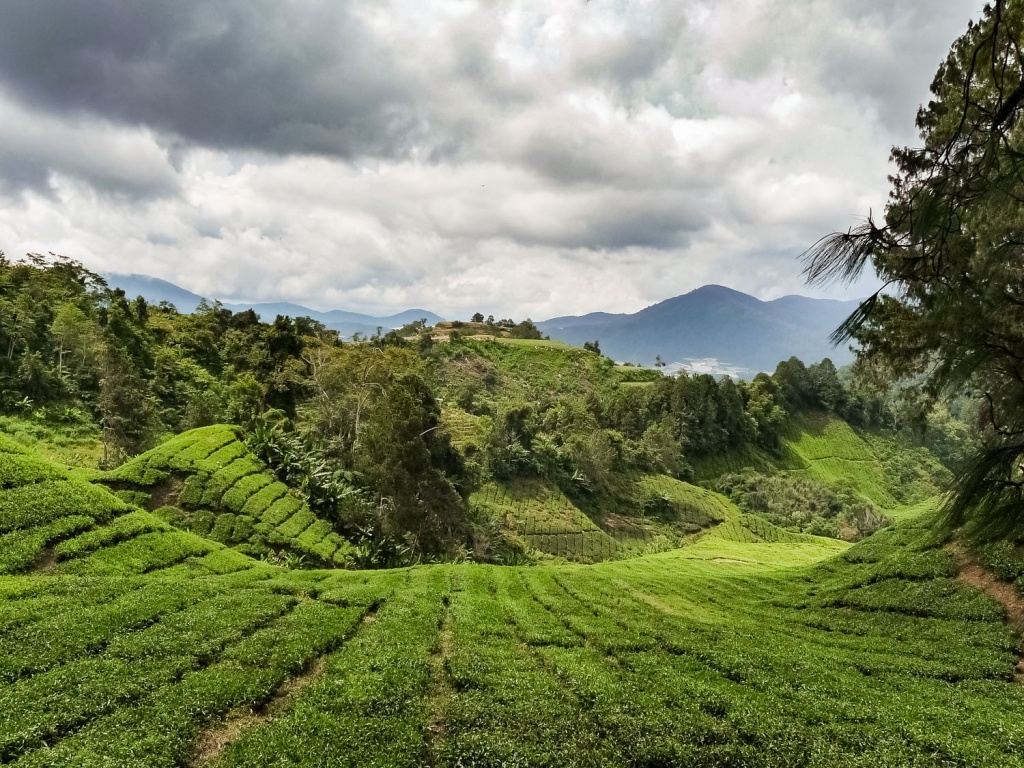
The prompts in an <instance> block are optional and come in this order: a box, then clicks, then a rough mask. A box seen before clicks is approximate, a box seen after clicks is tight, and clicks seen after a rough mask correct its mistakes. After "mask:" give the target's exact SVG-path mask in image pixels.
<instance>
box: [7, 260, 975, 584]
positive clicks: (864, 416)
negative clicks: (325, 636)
mask: <svg viewBox="0 0 1024 768" xmlns="http://www.w3.org/2000/svg"><path fill="white" fill-rule="evenodd" d="M0 269H2V274H0V280H2V285H3V292H2V294H0V295H2V298H0V301H3V302H4V309H5V311H4V312H3V313H2V316H3V317H4V319H5V320H4V325H3V326H2V327H0V344H2V345H3V346H4V348H5V349H6V350H7V355H6V356H5V357H4V358H3V359H0V403H2V406H3V409H4V411H5V412H6V413H7V414H8V416H7V418H8V420H9V424H10V425H11V427H12V428H14V429H15V430H18V429H20V430H22V431H23V432H25V433H26V434H29V435H30V434H31V433H32V432H33V431H34V430H35V431H39V432H46V430H50V432H51V433H53V434H55V435H63V436H64V438H63V439H65V440H67V439H69V438H68V435H74V434H78V435H80V436H85V437H86V438H87V437H88V436H90V435H91V436H93V438H94V439H98V441H99V442H100V443H101V444H102V446H103V455H102V459H101V461H100V462H99V463H100V464H101V465H102V469H104V470H106V471H107V473H106V474H105V475H98V476H97V477H96V478H94V479H95V481H96V482H101V483H106V484H107V485H108V486H110V487H113V488H115V489H116V490H118V491H119V492H121V493H122V494H132V493H134V494H141V495H140V496H139V497H138V498H139V499H142V498H143V496H148V499H149V500H143V501H140V502H138V505H139V506H142V507H145V508H148V509H150V510H151V511H154V512H157V511H158V508H159V507H166V509H163V510H162V516H163V518H164V519H165V520H166V521H167V522H169V523H171V524H173V525H176V526H178V527H181V528H183V529H186V530H191V531H195V532H199V533H201V534H202V535H205V536H208V537H211V538H213V539H214V540H216V541H219V542H222V543H228V544H230V545H231V546H234V547H236V548H240V551H244V552H247V553H248V554H254V555H257V556H264V557H284V556H287V555H289V554H292V555H294V556H296V557H302V558H305V560H304V562H307V563H308V564H310V565H314V564H321V565H348V566H352V565H395V564H400V563H403V562H415V561H420V560H423V559H431V558H438V557H442V558H452V557H456V558H457V557H465V556H469V557H473V558H475V559H481V560H487V561H508V562H521V561H528V560H530V559H531V558H535V557H537V556H543V555H544V554H545V553H547V554H549V555H558V556H568V557H572V558H577V559H584V560H594V559H603V558H607V557H612V556H618V555H622V554H625V553H628V552H631V551H639V550H643V549H645V548H652V547H656V548H671V547H673V546H677V545H679V544H680V543H681V542H685V541H686V539H687V536H692V535H694V534H697V533H699V532H700V531H701V530H703V529H705V528H707V527H709V526H713V525H715V524H717V523H721V522H724V521H725V520H726V519H727V518H728V517H729V515H726V514H724V513H722V512H721V511H718V512H715V511H710V510H711V509H712V508H714V507H715V504H717V503H719V502H709V501H708V500H707V498H706V497H705V496H702V495H701V494H702V493H705V492H704V491H702V490H701V489H700V488H698V487H697V486H695V485H693V483H695V482H703V483H704V484H705V486H707V488H709V489H710V490H711V491H712V492H713V493H715V492H718V491H719V490H720V488H719V487H718V486H717V485H716V483H725V484H724V485H721V489H726V490H727V493H728V494H729V495H730V496H732V497H733V500H734V502H735V503H737V504H739V505H740V506H739V508H736V509H735V511H736V513H737V514H740V513H741V510H742V513H747V514H760V515H762V516H767V517H766V520H768V521H770V522H772V523H775V524H780V523H781V524H782V527H784V528H786V529H788V530H790V532H792V533H807V532H810V533H824V534H826V535H830V536H834V537H842V538H846V539H857V538H860V537H862V536H863V535H866V534H868V533H870V532H871V531H873V530H875V529H877V528H878V527H879V526H881V525H883V524H884V523H885V521H886V520H887V518H886V517H885V513H884V510H885V508H886V507H892V506H895V505H896V504H898V503H903V502H905V501H907V499H905V498H903V495H904V490H903V489H904V487H905V486H907V483H906V482H905V481H904V480H905V478H904V475H908V476H913V477H914V478H916V480H915V482H919V484H921V485H922V487H924V488H926V489H929V490H928V491H925V492H923V493H924V495H928V492H931V493H934V492H935V490H936V488H937V485H936V484H937V483H938V482H940V481H941V478H942V476H943V474H944V473H948V470H947V469H944V468H943V467H942V466H940V464H939V463H938V462H936V461H935V460H934V459H930V458H921V457H916V458H915V456H916V454H914V453H913V451H912V450H911V449H912V448H913V445H914V444H919V443H921V442H922V440H924V441H925V442H927V443H928V444H929V445H931V447H932V448H933V449H934V450H935V451H936V452H937V453H938V455H939V456H940V458H942V459H943V460H944V461H945V462H946V464H947V465H948V466H954V464H955V462H956V460H957V456H958V451H960V450H961V449H962V448H963V447H964V446H963V441H962V437H963V436H962V435H961V434H960V433H958V432H957V431H956V429H957V428H958V427H959V426H961V425H960V422H957V421H956V420H949V421H948V422H947V423H945V424H944V425H940V426H939V427H936V426H934V425H933V426H932V427H931V428H928V429H925V430H924V432H921V431H920V429H919V427H920V424H919V423H918V422H916V421H914V416H913V414H911V413H909V412H907V411H906V409H905V407H904V406H903V405H901V404H900V403H899V402H898V401H897V400H894V399H892V398H890V397H889V396H888V395H887V394H886V393H881V394H879V393H872V392H870V391H868V390H865V389H862V388H858V387H857V386H854V385H853V384H852V381H851V380H850V379H848V378H843V377H841V376H840V373H839V372H838V371H837V370H836V368H835V367H834V366H833V365H832V363H831V362H829V361H828V360H825V361H823V362H820V363H814V364H812V365H810V366H805V365H804V364H803V363H802V362H800V361H799V360H797V359H795V358H793V359H791V360H789V361H786V362H784V363H781V364H779V366H778V368H777V370H776V371H775V373H774V374H773V375H771V376H768V375H765V374H761V375H759V376H757V377H755V378H754V379H753V380H751V381H739V382H736V381H733V380H731V379H728V378H726V379H723V380H721V381H717V380H715V379H714V378H712V377H710V376H688V375H682V376H679V377H675V378H673V377H667V376H663V375H661V374H660V373H659V372H657V371H654V370H645V369H640V368H633V367H629V366H617V365H615V364H614V363H613V362H612V361H611V360H609V359H608V358H606V357H604V356H602V355H600V354H598V353H597V352H596V351H593V350H585V349H579V348H574V347H569V346H566V345H564V344H558V343H555V342H548V341H545V340H543V339H539V338H537V337H538V336H539V335H540V334H539V332H537V330H536V328H534V327H533V325H532V324H530V323H529V322H528V321H526V322H524V323H520V324H516V323H514V322H513V321H511V320H508V321H505V320H502V321H491V325H488V324H487V322H485V321H483V319H482V317H481V319H480V322H476V323H465V324H457V325H458V328H456V324H454V323H450V324H446V328H445V329H443V330H442V331H440V333H439V332H438V331H437V330H436V329H433V328H430V327H428V326H425V325H424V324H423V323H421V322H417V323H412V324H410V325H409V326H407V327H406V328H403V329H400V330H397V331H391V332H389V333H387V334H384V335H376V336H374V337H372V338H371V339H369V340H367V341H366V342H365V343H343V342H341V341H340V340H339V338H338V334H337V333H336V332H333V331H331V330H330V329H328V328H326V327H325V326H324V325H323V324H322V323H320V322H318V321H316V320H312V319H309V318H299V319H296V320H292V319H290V318H287V317H284V316H278V317H277V318H275V320H274V321H273V322H271V323H264V322H262V321H260V320H259V319H258V318H257V316H256V315H255V314H254V313H253V312H252V311H246V312H241V313H234V312H231V311H230V310H228V309H226V308H224V307H220V306H209V305H202V306H200V307H198V308H197V310H196V311H195V312H193V313H189V314H182V313H178V312H177V311H176V310H174V309H173V308H172V307H170V306H167V305H162V306H155V307H154V306H152V305H150V304H148V303H147V302H146V301H145V300H144V299H142V298H141V297H139V298H133V299H129V297H127V296H126V295H125V294H124V293H123V292H121V291H119V290H111V289H109V288H107V287H106V286H105V285H103V283H102V281H101V280H100V279H99V278H98V277H97V276H95V275H92V274H90V273H89V272H88V271H87V270H85V269H83V268H82V267H81V266H80V265H77V264H75V263H73V262H69V261H66V260H57V261H55V262H46V261H43V260H38V259H37V260H34V261H33V260H29V261H27V262H18V263H14V262H9V261H4V262H3V263H2V264H0ZM475 326H480V328H482V329H484V330H487V329H490V330H491V331H492V334H491V335H487V334H483V335H479V334H477V335H474V334H473V333H472V328H473V327H475ZM492 326H493V327H492ZM439 327H440V326H439ZM524 329H525V330H524ZM523 337H527V338H523ZM442 339H443V341H442ZM901 409H902V410H901ZM815 414H817V415H815ZM812 416H813V418H812ZM808 419H811V421H808ZM822 419H825V421H824V422H822V421H821V420H822ZM812 422H813V423H814V424H825V425H826V427H825V429H826V432H828V433H829V434H831V432H829V430H831V431H832V432H834V430H835V429H837V428H838V426H836V427H835V428H833V427H829V426H827V425H828V424H834V425H843V426H842V428H843V429H845V430H847V432H846V433H844V434H849V435H850V436H851V437H850V438H849V439H850V440H853V441H854V443H856V444H863V445H864V446H869V443H866V442H865V440H867V441H869V442H870V444H871V445H873V446H874V447H866V448H862V449H860V450H862V453H864V455H863V456H861V457H860V460H861V461H867V462H868V463H870V464H871V465H872V466H876V470H873V471H875V474H874V475H872V478H873V479H871V480H870V482H869V483H867V484H861V485H860V486H858V487H853V488H851V489H848V492H843V493H838V494H837V493H835V492H831V491H826V490H825V489H824V488H823V487H819V486H821V484H822V483H826V484H828V483H831V482H832V480H833V479H834V478H831V477H830V476H828V474H827V473H824V474H822V473H821V472H817V470H816V468H817V467H824V466H826V464H824V463H820V462H819V460H824V459H826V458H827V456H824V455H823V456H813V457H812V459H811V460H810V462H808V461H807V460H805V459H804V458H801V456H802V454H801V450H802V449H801V446H803V445H805V444H806V443H807V441H808V440H809V439H810V438H809V437H808V435H811V434H814V433H815V430H816V429H818V427H815V426H813V424H812ZM214 424H234V425H237V428H236V430H235V431H234V432H232V431H231V430H226V429H225V428H218V429H220V431H214V432H210V433H206V432H202V431H200V432H198V433H189V434H188V435H183V436H182V437H180V438H177V441H178V442H174V441H172V442H170V443H163V444H161V442H162V441H163V440H165V439H166V438H167V437H168V436H170V435H173V434H176V433H180V432H184V431H186V430H190V429H193V430H194V429H196V428H202V427H207V426H208V425H214ZM845 424H850V425H853V427H855V428H857V429H860V430H861V431H862V436H856V435H854V433H853V432H851V431H850V428H849V427H848V426H845ZM894 427H895V431H894V429H893V428H894ZM829 439H831V438H829ZM843 439H846V438H843ZM210 440H214V441H220V442H219V444H218V445H217V446H216V448H217V451H211V452H209V453H208V454H204V455H199V454H200V453H202V451H199V450H198V449H193V448H192V447H191V446H192V445H193V444H196V445H206V444H207V443H208V442H209V441H210ZM183 441H184V442H183ZM44 442H45V441H44ZM51 442H52V441H51ZM158 444H161V445H160V447H157V448H156V449H155V453H149V454H145V455H144V456H142V457H140V458H138V459H133V460H131V461H129V462H128V463H127V464H124V466H120V465H122V463H123V462H124V461H125V460H127V459H129V458H130V457H132V456H134V455H136V454H139V453H141V452H143V451H145V450H148V449H150V448H154V447H155V446H157V445H158ZM888 445H891V446H893V447H891V448H885V446H888ZM179 447H180V451H179ZM51 450H56V446H55V447H54V448H52V449H51ZM823 450H824V451H825V453H826V454H828V452H829V451H833V452H836V451H838V453H836V454H835V455H836V456H837V457H839V458H837V459H836V460H837V461H839V460H841V458H842V457H841V456H840V454H841V453H842V451H843V450H846V449H843V448H835V447H834V446H833V447H826V448H825V449H823ZM197 451H198V452H197ZM179 454H180V456H185V457H191V458H187V459H185V458H179ZM865 456H866V458H865ZM218 457H223V458H221V459H219V458H218ZM190 462H191V463H190ZM204 462H205V463H204ZM816 462H817V463H816ZM222 464H223V465H224V466H222ZM904 465H906V466H904ZM743 466H752V467H755V468H756V469H757V470H758V471H760V472H761V473H765V472H767V473H770V474H776V473H785V477H786V478H787V479H784V480H783V479H779V480H776V481H772V482H771V483H768V484H765V483H764V482H761V481H757V482H756V483H755V484H754V486H756V487H754V486H752V485H751V484H750V482H748V481H742V482H741V481H739V480H735V481H734V480H731V479H729V480H728V481H726V480H723V479H722V478H723V476H724V475H727V474H729V473H730V472H733V471H734V470H739V469H741V468H742V467H743ZM901 473H902V474H901ZM797 477H799V478H800V480H799V482H797V481H796V478H797ZM167 483H174V484H176V486H175V491H174V493H171V492H170V491H169V490H168V489H167V488H164V487H162V485H166V484H167ZM832 484H833V485H834V484H835V483H832ZM855 485H856V483H855ZM243 489H244V490H243ZM288 489H291V491H290V495H289V493H288V492H287V491H288ZM880 489H881V490H880ZM271 496H273V497H274V498H270V497H271ZM154 497H155V498H159V499H162V502H161V503H159V504H155V503H154V502H152V499H153V498H154ZM250 497H252V498H250ZM776 497H777V498H776ZM291 499H294V503H293V501H290V500H291ZM766 499H767V500H766ZM773 499H775V500H774V501H773ZM778 499H782V500H784V501H783V502H779V501H778ZM800 499H806V500H807V503H806V504H804V505H803V507H802V509H803V512H801V513H800V514H796V513H795V512H793V509H795V507H794V504H795V505H796V507H799V506H800V504H799V500H800ZM263 501H266V502H268V503H267V505H263V503H262V502H263ZM163 502H166V503H163ZM286 502H287V505H288V509H287V510H285V509H284V507H283V506H282V505H285V504H286ZM709 503H710V504H711V507H708V504H709ZM779 503H782V504H783V506H785V507H786V508H787V509H789V510H790V512H792V514H789V513H786V514H783V513H780V512H779V511H777V507H778V506H779ZM791 507H792V508H793V509H790V508H791ZM279 509H280V511H278V510H279ZM772 510H776V511H772ZM300 511H301V514H300ZM787 514H788V515H789V516H788V517H787ZM588 532H589V533H588ZM559 537H561V538H559ZM567 537H568V538H567ZM570 539H571V541H570Z"/></svg>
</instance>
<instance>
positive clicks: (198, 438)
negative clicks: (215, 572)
mask: <svg viewBox="0 0 1024 768" xmlns="http://www.w3.org/2000/svg"><path fill="white" fill-rule="evenodd" d="M83 476H88V477H89V478H91V479H92V480H93V481H94V482H97V483H100V484H103V485H106V486H108V487H110V488H112V489H114V491H115V492H116V493H117V494H118V495H119V496H121V497H122V498H124V499H125V500H127V501H129V502H131V503H134V504H137V505H139V506H142V507H146V508H149V509H151V510H153V511H154V513H155V514H157V515H158V516H159V517H161V518H162V519H163V520H165V521H167V522H169V523H171V524H172V525H174V526H176V527H179V528H182V529H185V530H188V531H192V532H194V533H197V534H199V535H201V536H203V537H206V538H208V539H212V540H214V541H217V542H220V543H222V544H226V545H228V546H231V547H233V548H235V549H237V550H238V551H240V552H243V553H245V554H248V555H252V556H255V557H260V556H274V557H287V556H289V555H294V556H297V557H301V558H305V559H306V560H309V561H310V563H313V562H315V563H318V564H320V565H340V566H348V565H351V558H350V554H351V547H350V545H349V543H348V542H347V541H346V540H345V539H344V538H342V537H341V536H339V535H338V534H337V533H335V532H334V529H333V527H332V526H331V525H330V523H328V522H327V521H324V520H319V519H318V518H317V517H316V515H315V514H314V513H313V512H312V511H311V510H310V509H309V507H308V506H307V505H306V504H305V502H303V501H302V500H301V499H300V498H298V497H297V496H295V495H294V494H291V493H289V491H288V488H287V486H285V485H284V484H283V483H281V482H279V481H277V479H276V478H275V477H274V476H273V475H272V474H271V473H270V471H269V470H268V469H267V468H266V467H265V466H264V465H263V463H262V462H261V461H259V460H258V459H257V458H256V457H255V456H253V455H252V454H251V453H250V452H249V449H248V448H247V447H246V446H245V443H243V442H242V441H241V440H239V438H238V434H237V430H236V428H235V427H231V426H228V425H217V426H212V427H202V428H200V429H194V430H191V431H189V432H184V433H182V434H181V435H178V436H176V437H174V438H172V439H170V440H168V441H167V442H165V443H163V444H162V445H160V446H158V447H157V448H154V449H153V450H151V451H148V452H146V453H143V454H141V455H140V456H137V457H135V458H134V459H132V460H131V461H129V462H128V463H127V464H124V465H122V466H120V467H118V468H117V469H115V470H112V471H110V472H100V473H90V474H88V475H83Z"/></svg>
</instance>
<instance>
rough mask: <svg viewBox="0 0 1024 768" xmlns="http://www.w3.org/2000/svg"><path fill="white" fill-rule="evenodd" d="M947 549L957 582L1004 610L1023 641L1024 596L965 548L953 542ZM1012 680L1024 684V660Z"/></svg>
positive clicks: (1023, 659) (1019, 664)
mask: <svg viewBox="0 0 1024 768" xmlns="http://www.w3.org/2000/svg"><path fill="white" fill-rule="evenodd" d="M947 549H948V550H949V551H950V552H951V553H952V554H953V557H955V558H956V562H957V565H958V566H959V570H960V572H959V573H958V574H957V580H958V581H962V582H963V583H964V584H967V585H969V586H972V587H974V588H975V589H980V590H981V591H983V592H984V593H985V594H987V595H988V596H989V597H991V598H992V599H993V600H995V601H996V602H998V603H999V604H1000V605H1001V606H1003V608H1004V609H1005V610H1006V617H1007V622H1008V623H1009V625H1010V627H1011V628H1012V629H1013V631H1014V632H1016V633H1017V635H1018V636H1020V637H1021V638H1022V639H1024V595H1021V593H1020V592H1018V591H1017V590H1016V589H1015V588H1014V586H1013V585H1012V584H1007V583H1006V582H1005V581H1000V580H999V579H997V578H996V577H995V576H993V575H992V574H991V573H989V572H988V571H987V570H985V568H984V567H983V566H982V565H981V564H980V563H979V562H978V561H977V560H975V559H974V557H973V556H972V555H971V553H970V552H969V551H968V550H967V548H966V547H965V546H964V545H963V544H962V543H960V542H959V541H955V542H952V543H950V544H949V545H947ZM1014 679H1015V680H1016V681H1017V682H1018V683H1022V684H1024V658H1022V659H1020V661H1018V662H1017V669H1016V672H1015V674H1014Z"/></svg>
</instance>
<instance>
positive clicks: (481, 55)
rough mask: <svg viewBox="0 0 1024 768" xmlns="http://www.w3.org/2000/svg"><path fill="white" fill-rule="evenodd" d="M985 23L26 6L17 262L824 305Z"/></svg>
mask: <svg viewBox="0 0 1024 768" xmlns="http://www.w3.org/2000/svg"><path fill="white" fill-rule="evenodd" d="M982 5H983V2H982V0H903V2H900V3H894V2H891V0H708V1H707V2H697V1H695V0H590V2H585V0H522V1H520V0H480V2H472V1H470V0H352V1H351V2H338V0H304V1H302V2H282V0H218V2H216V3H211V2H208V1H207V0H167V1H166V2H156V1H155V0H154V1H153V2H145V3H140V2H137V0H91V2H88V3H84V2H81V0H43V1H41V0H4V10H3V23H2V24H0V249H2V250H4V251H6V253H7V255H8V256H18V255H20V254H23V253H25V252H28V251H34V252H42V253H46V252H49V251H53V252H57V253H62V254H64V255H67V256H71V257H73V258H76V259H79V260H81V261H83V262H84V263H85V264H86V265H87V266H88V267H90V268H92V269H95V270H98V271H103V272H133V273H142V274H149V275H153V276H156V277H162V278H164V279H167V280H171V281H172V282H175V283H177V284H178V285H181V286H182V287H185V288H188V289H190V290H193V291H195V292H197V293H200V294H203V295H206V296H211V297H217V298H222V299H226V300H254V301H256V300H259V301H267V300H291V301H296V302H299V303H304V304H306V305H308V306H311V307H314V308H318V309H329V308H341V309H350V310H355V311H363V312H370V313H384V312H391V311H397V310H401V309H405V308H408V307H420V308H425V309H430V310H433V311H436V312H438V313H440V314H442V315H446V316H448V317H460V316H463V315H468V314H469V313H472V312H473V311H476V310H478V309H479V310H480V311H483V312H484V313H494V314H496V315H500V316H505V315H512V316H514V317H525V316H530V317H533V318H534V319H542V318H547V317H550V316H552V315H558V314H577V313H583V312H587V311H595V310H603V311H611V312H632V311H636V310H639V309H641V308H643V307H644V306H647V305H649V304H652V303H655V302H657V301H660V300H662V299H665V298H668V297H670V296H675V295H678V294H681V293H685V292H687V291H689V290H692V289H694V288H696V287H698V286H700V285H703V284H705V283H719V284H723V285H728V286H731V287H733V288H737V289H739V290H743V291H746V292H748V293H752V294H754V295H756V296H759V297H761V298H764V299H770V298H775V297H777V296H781V295H784V294H787V293H810V291H809V290H808V289H806V288H805V287H804V286H803V285H802V283H801V279H800V274H799V272H800V266H799V263H798V262H797V259H796V257H797V256H798V255H799V254H800V253H801V251H803V250H804V249H805V248H806V247H807V246H809V245H810V244H811V243H813V242H814V241H815V240H816V239H817V238H818V237H820V236H821V235H823V234H826V233H828V232H830V231H832V230H834V229H845V228H846V227H848V226H850V225H851V224H854V223H856V221H857V220H858V217H860V216H863V215H864V214H865V213H866V212H867V211H868V209H869V208H874V210H876V211H878V210H880V209H881V208H882V207H883V205H884V203H885V199H886V194H887V189H888V184H887V181H886V175H887V173H888V172H889V171H890V166H889V165H888V153H889V148H890V147H891V146H892V145H894V144H908V143H910V144H913V143H915V140H916V135H915V131H914V129H913V118H914V113H915V111H916V109H917V106H918V105H919V104H920V103H921V102H922V101H924V100H926V99H927V96H928V90H927V87H928V84H929V83H930V81H931V78H932V75H933V74H934V72H935V69H936V67H937V65H938V63H939V62H940V61H941V59H942V58H943V57H944V56H945V53H946V51H948V49H949V46H950V43H951V42H952V41H953V39H954V38H955V37H956V36H958V35H959V34H960V33H961V32H963V31H964V29H965V28H966V25H967V21H968V20H969V19H970V18H972V17H976V16H977V15H978V13H979V11H980V8H981V6H982ZM865 287H866V286H865V285H864V284H862V285H859V286H854V287H853V288H851V289H847V290H845V291H844V290H842V289H832V290H831V292H829V291H822V290H816V292H814V294H813V295H820V296H824V295H832V296H842V297H846V296H855V295H858V294H859V293H863V292H864V290H865Z"/></svg>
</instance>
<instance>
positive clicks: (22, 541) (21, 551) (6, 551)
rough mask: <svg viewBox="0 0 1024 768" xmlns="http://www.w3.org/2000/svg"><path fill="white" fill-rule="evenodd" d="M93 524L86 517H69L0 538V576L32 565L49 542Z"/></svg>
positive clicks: (91, 520)
mask: <svg viewBox="0 0 1024 768" xmlns="http://www.w3.org/2000/svg"><path fill="white" fill-rule="evenodd" d="M93 522H94V521H93V519H92V518H91V517H87V516H86V515H69V516H67V517H62V518H60V519H58V520H54V521H53V522H51V523H47V524H46V525H40V526H36V527H34V528H29V529H28V530H24V531H15V532H14V533H8V534H5V535H3V536H0V574H4V573H15V572H17V571H20V570H22V569H23V568H26V567H28V566H29V565H32V563H34V562H35V561H36V560H37V559H38V557H39V555H40V554H41V552H42V550H43V548H44V547H45V546H46V545H47V544H49V543H50V542H51V541H53V540H54V539H59V538H62V537H64V536H68V535H69V534H72V533H76V532H78V531H82V530H85V529H86V528H89V527H90V526H92V525H93Z"/></svg>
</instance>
